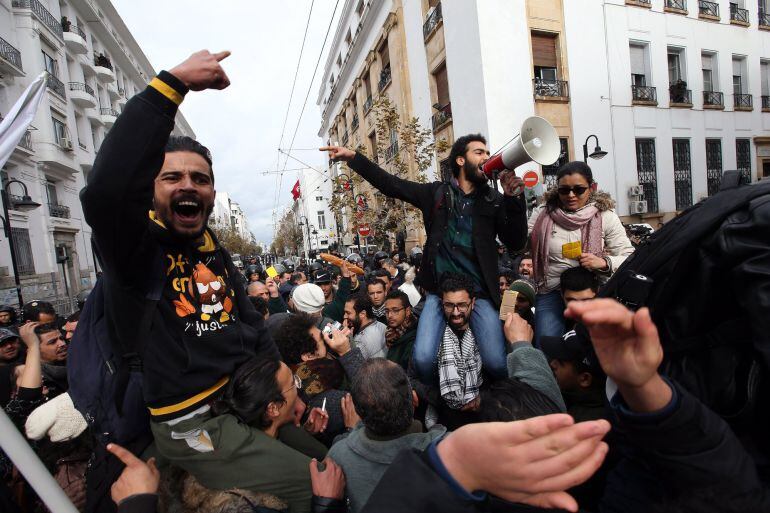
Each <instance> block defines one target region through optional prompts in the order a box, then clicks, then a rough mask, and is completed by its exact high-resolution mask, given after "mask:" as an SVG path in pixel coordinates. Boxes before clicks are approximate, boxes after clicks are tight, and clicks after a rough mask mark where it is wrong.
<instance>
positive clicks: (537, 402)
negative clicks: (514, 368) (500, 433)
mask: <svg viewBox="0 0 770 513" xmlns="http://www.w3.org/2000/svg"><path fill="white" fill-rule="evenodd" d="M551 413H561V410H560V409H559V407H558V406H557V405H556V404H555V403H554V402H553V401H552V400H551V399H550V398H549V397H548V396H546V395H544V394H543V393H542V392H539V391H538V390H535V389H534V388H532V387H531V386H530V385H528V384H527V383H524V382H522V381H520V380H518V379H516V378H506V379H501V380H498V381H495V382H494V383H493V384H492V386H491V387H490V388H489V389H487V390H483V391H482V392H481V410H480V411H479V419H478V422H511V421H515V420H524V419H529V418H532V417H539V416H541V415H549V414H551Z"/></svg>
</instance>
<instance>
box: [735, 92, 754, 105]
mask: <svg viewBox="0 0 770 513" xmlns="http://www.w3.org/2000/svg"><path fill="white" fill-rule="evenodd" d="M733 106H734V107H735V108H736V109H752V108H754V97H753V96H752V95H750V94H734V95H733Z"/></svg>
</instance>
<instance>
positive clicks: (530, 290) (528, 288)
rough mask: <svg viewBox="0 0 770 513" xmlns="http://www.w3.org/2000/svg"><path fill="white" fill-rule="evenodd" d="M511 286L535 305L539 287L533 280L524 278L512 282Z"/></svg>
mask: <svg viewBox="0 0 770 513" xmlns="http://www.w3.org/2000/svg"><path fill="white" fill-rule="evenodd" d="M509 288H510V290H513V291H516V292H518V293H519V294H521V295H523V296H524V297H525V298H527V301H529V304H530V305H531V306H535V295H536V294H537V289H536V288H535V284H534V283H533V282H532V281H531V280H527V279H524V278H522V279H519V280H516V281H514V282H513V283H511V286H510V287H509Z"/></svg>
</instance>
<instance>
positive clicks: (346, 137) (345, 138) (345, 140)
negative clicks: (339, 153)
mask: <svg viewBox="0 0 770 513" xmlns="http://www.w3.org/2000/svg"><path fill="white" fill-rule="evenodd" d="M349 140H350V136H349V135H348V131H347V130H345V133H344V134H342V145H343V146H347V145H348V141H349Z"/></svg>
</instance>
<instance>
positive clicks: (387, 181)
mask: <svg viewBox="0 0 770 513" xmlns="http://www.w3.org/2000/svg"><path fill="white" fill-rule="evenodd" d="M348 167H350V169H352V170H353V171H355V172H356V173H358V174H359V175H361V177H362V178H363V179H364V180H366V181H367V182H369V183H370V184H372V185H373V186H374V187H376V188H377V189H378V190H379V191H380V192H381V193H383V194H384V195H385V196H388V197H390V198H396V199H400V200H402V201H406V202H407V203H411V204H412V205H414V206H416V207H417V208H419V209H420V210H425V209H426V208H430V203H431V202H432V201H433V193H432V184H430V183H417V182H410V181H409V180H404V179H403V178H399V177H397V176H393V175H391V174H390V173H388V172H387V171H385V170H384V169H382V168H381V167H379V166H378V165H377V164H375V163H374V162H372V161H371V160H369V159H367V158H366V157H364V156H363V155H361V154H360V153H356V156H355V157H353V160H351V161H350V162H348Z"/></svg>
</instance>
